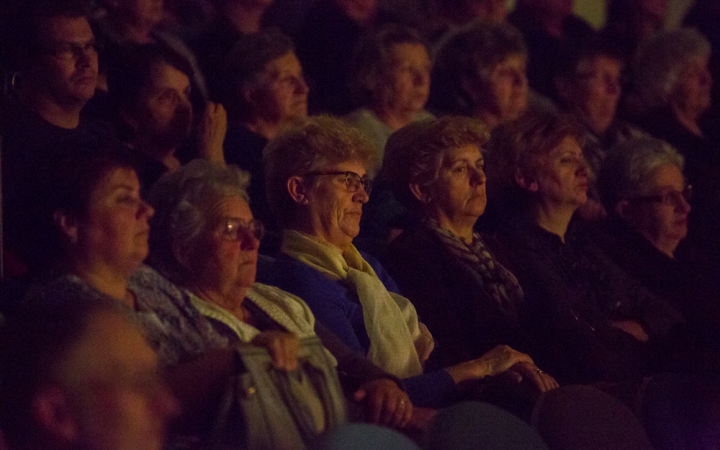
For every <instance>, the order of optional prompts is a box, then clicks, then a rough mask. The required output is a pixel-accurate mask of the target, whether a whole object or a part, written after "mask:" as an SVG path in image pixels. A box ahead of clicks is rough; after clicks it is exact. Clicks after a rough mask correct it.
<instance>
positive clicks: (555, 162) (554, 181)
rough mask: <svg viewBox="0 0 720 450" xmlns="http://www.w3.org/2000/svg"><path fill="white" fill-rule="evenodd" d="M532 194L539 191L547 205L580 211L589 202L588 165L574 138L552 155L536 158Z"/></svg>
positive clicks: (563, 141) (559, 146) (564, 141)
mask: <svg viewBox="0 0 720 450" xmlns="http://www.w3.org/2000/svg"><path fill="white" fill-rule="evenodd" d="M533 188H534V189H533ZM530 190H531V191H532V190H535V191H537V193H538V194H539V196H540V198H541V201H542V202H543V203H547V204H555V205H573V206H576V207H577V206H580V205H582V204H584V203H585V202H586V201H587V190H588V171H587V163H586V162H585V158H584V157H583V152H582V149H581V148H580V145H579V144H578V142H577V140H576V139H575V138H573V137H571V136H567V137H565V138H564V139H563V140H562V141H561V142H560V144H559V145H558V146H557V147H555V148H554V149H552V150H550V153H548V154H546V155H542V156H539V157H538V158H537V170H536V175H535V181H534V182H533V183H531V184H530Z"/></svg>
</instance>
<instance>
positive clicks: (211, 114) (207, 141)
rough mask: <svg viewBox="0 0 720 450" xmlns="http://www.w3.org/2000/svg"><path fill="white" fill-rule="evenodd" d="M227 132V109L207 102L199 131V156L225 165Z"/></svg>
mask: <svg viewBox="0 0 720 450" xmlns="http://www.w3.org/2000/svg"><path fill="white" fill-rule="evenodd" d="M226 132H227V113H226V112H225V108H224V107H223V105H221V104H219V103H213V102H207V105H206V106H205V111H204V112H203V115H202V118H201V119H200V123H199V124H198V130H197V139H198V152H199V156H200V157H201V158H203V159H207V160H208V161H213V162H221V163H224V162H225V154H224V153H223V143H224V142H225V133H226Z"/></svg>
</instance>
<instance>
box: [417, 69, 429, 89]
mask: <svg viewBox="0 0 720 450" xmlns="http://www.w3.org/2000/svg"><path fill="white" fill-rule="evenodd" d="M413 84H414V85H415V86H429V85H430V72H428V71H426V70H415V71H413Z"/></svg>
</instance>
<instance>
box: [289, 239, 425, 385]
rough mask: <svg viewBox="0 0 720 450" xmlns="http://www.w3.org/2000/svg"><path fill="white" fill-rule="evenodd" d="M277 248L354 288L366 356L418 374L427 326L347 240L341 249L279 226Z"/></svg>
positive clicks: (403, 374) (394, 370) (398, 372)
mask: <svg viewBox="0 0 720 450" xmlns="http://www.w3.org/2000/svg"><path fill="white" fill-rule="evenodd" d="M281 251H282V252H283V253H285V254H286V255H288V256H290V257H292V258H294V259H296V260H298V261H300V262H303V263H305V264H307V265H309V266H310V267H312V268H314V269H316V270H318V271H320V272H321V273H323V274H325V275H327V276H328V277H329V278H331V279H332V280H335V281H343V282H344V284H346V285H348V286H349V287H351V288H354V289H355V290H356V293H357V296H358V299H359V300H360V304H361V305H362V310H363V316H364V319H365V329H366V330H367V333H368V336H369V338H370V349H369V351H368V355H367V356H368V358H369V359H370V360H371V361H372V362H373V363H375V364H377V365H378V366H380V367H381V368H382V369H384V370H385V371H387V372H389V373H391V374H393V375H395V376H397V377H399V378H407V377H411V376H415V375H419V374H421V373H422V371H423V369H422V364H421V363H420V357H419V356H418V354H420V355H423V354H425V353H426V351H427V349H428V346H431V345H432V337H431V336H430V335H429V333H428V332H427V328H425V327H424V326H423V327H422V329H421V327H420V324H419V323H418V317H417V312H416V311H415V307H414V306H413V305H412V304H411V303H410V301H409V300H408V299H406V298H405V297H403V296H401V295H397V294H394V293H392V292H389V291H388V290H387V289H386V288H385V285H383V283H382V281H380V279H379V278H378V276H377V274H376V273H375V271H374V270H373V268H372V267H371V266H370V264H368V263H367V261H365V260H364V259H363V257H362V255H360V252H358V251H357V249H356V248H355V247H354V246H353V245H350V247H349V248H347V249H345V251H341V250H340V249H339V248H337V247H335V246H334V245H332V244H330V243H328V242H326V241H323V240H320V239H318V238H315V237H313V236H310V235H307V234H305V233H301V232H299V231H294V230H285V231H284V232H283V241H282V248H281Z"/></svg>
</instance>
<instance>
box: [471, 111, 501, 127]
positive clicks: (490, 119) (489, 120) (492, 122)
mask: <svg viewBox="0 0 720 450" xmlns="http://www.w3.org/2000/svg"><path fill="white" fill-rule="evenodd" d="M474 116H475V117H476V118H478V119H480V121H481V122H482V123H483V124H485V126H486V127H487V129H488V131H492V130H494V129H495V128H497V127H498V126H499V125H500V117H498V116H497V115H495V114H492V113H490V112H488V111H486V110H483V109H479V108H476V111H475V114H474Z"/></svg>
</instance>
